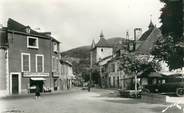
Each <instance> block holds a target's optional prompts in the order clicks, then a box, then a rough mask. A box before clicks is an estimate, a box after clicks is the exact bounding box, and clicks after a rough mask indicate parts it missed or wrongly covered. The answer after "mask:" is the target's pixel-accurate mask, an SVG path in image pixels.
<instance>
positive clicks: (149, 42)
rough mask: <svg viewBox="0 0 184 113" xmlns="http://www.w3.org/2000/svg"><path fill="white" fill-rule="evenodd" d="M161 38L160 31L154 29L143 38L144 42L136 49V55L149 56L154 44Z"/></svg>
mask: <svg viewBox="0 0 184 113" xmlns="http://www.w3.org/2000/svg"><path fill="white" fill-rule="evenodd" d="M161 37H162V34H161V31H160V29H158V28H156V27H155V28H154V29H153V30H152V32H151V33H150V34H149V35H147V37H145V40H144V41H143V42H142V44H141V45H140V46H139V47H138V48H137V50H136V53H138V54H150V53H151V51H152V49H153V46H154V43H155V42H156V41H157V40H158V39H159V38H161Z"/></svg>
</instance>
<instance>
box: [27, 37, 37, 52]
mask: <svg viewBox="0 0 184 113" xmlns="http://www.w3.org/2000/svg"><path fill="white" fill-rule="evenodd" d="M27 47H28V48H37V49H38V38H36V37H30V36H28V37H27Z"/></svg>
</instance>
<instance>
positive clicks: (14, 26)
mask: <svg viewBox="0 0 184 113" xmlns="http://www.w3.org/2000/svg"><path fill="white" fill-rule="evenodd" d="M27 27H29V26H25V25H23V24H21V23H19V22H17V21H15V20H13V19H11V18H9V19H8V24H7V28H8V30H13V31H19V32H23V33H26V28H27ZM30 34H33V35H41V36H46V35H45V34H42V33H38V32H36V31H34V30H32V29H30Z"/></svg>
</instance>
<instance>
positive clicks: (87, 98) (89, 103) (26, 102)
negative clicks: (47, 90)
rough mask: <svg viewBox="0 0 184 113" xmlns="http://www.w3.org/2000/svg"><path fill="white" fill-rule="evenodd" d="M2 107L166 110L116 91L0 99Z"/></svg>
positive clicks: (40, 111)
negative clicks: (119, 95) (123, 95)
mask: <svg viewBox="0 0 184 113" xmlns="http://www.w3.org/2000/svg"><path fill="white" fill-rule="evenodd" d="M0 104H1V113H161V111H162V110H163V109H164V108H165V107H166V105H162V104H148V103H144V102H142V101H141V100H140V99H130V98H121V97H117V96H116V94H115V93H114V91H113V90H102V89H92V91H91V92H87V90H79V89H78V90H76V91H73V92H68V93H61V94H53V95H44V96H43V95H42V96H41V98H40V99H38V100H35V99H34V97H33V96H29V97H25V98H10V99H0Z"/></svg>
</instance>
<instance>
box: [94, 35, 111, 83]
mask: <svg viewBox="0 0 184 113" xmlns="http://www.w3.org/2000/svg"><path fill="white" fill-rule="evenodd" d="M112 55H113V47H112V46H111V45H110V44H109V43H108V42H107V40H106V39H105V38H104V35H103V32H101V34H100V40H99V41H98V43H97V44H95V42H94V41H93V42H92V45H91V51H90V59H91V61H90V63H91V68H92V67H94V66H97V67H98V68H99V71H100V77H99V80H98V81H99V85H100V86H101V87H104V86H105V82H104V81H105V80H106V79H105V77H104V76H103V74H102V71H103V70H102V68H103V64H105V62H107V61H108V60H109V59H110V58H111V57H112Z"/></svg>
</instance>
